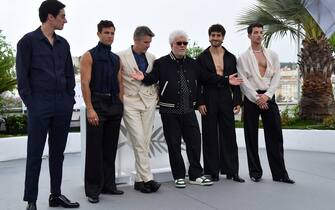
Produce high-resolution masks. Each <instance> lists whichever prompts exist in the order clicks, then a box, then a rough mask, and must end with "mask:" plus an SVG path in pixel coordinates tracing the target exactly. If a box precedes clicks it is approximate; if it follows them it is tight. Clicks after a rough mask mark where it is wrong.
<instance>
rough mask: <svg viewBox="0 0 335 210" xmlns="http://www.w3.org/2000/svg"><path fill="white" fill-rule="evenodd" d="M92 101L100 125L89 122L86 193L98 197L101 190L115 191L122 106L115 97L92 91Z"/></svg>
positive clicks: (87, 127)
mask: <svg viewBox="0 0 335 210" xmlns="http://www.w3.org/2000/svg"><path fill="white" fill-rule="evenodd" d="M92 104H93V107H94V110H95V111H96V113H97V114H98V117H99V125H98V126H93V125H91V124H89V123H88V121H86V160H85V193H86V196H91V197H92V196H98V195H99V194H100V193H101V191H102V190H114V189H116V185H115V158H116V152H117V146H118V140H119V131H120V124H121V118H122V113H123V106H122V103H121V102H120V100H119V99H118V98H117V97H115V98H114V99H113V98H112V97H111V96H104V95H95V94H92Z"/></svg>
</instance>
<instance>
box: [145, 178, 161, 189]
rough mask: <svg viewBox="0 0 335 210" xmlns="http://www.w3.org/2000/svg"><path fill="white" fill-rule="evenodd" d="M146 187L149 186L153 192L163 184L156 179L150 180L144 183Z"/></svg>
mask: <svg viewBox="0 0 335 210" xmlns="http://www.w3.org/2000/svg"><path fill="white" fill-rule="evenodd" d="M144 187H145V188H149V189H150V190H151V192H157V190H158V189H159V188H160V187H161V184H159V183H158V182H156V181H155V180H150V181H148V182H145V183H144Z"/></svg>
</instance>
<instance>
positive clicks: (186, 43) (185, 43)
mask: <svg viewBox="0 0 335 210" xmlns="http://www.w3.org/2000/svg"><path fill="white" fill-rule="evenodd" d="M176 44H177V45H178V46H181V45H184V46H187V45H188V42H176Z"/></svg>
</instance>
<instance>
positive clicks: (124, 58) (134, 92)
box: [117, 47, 157, 108]
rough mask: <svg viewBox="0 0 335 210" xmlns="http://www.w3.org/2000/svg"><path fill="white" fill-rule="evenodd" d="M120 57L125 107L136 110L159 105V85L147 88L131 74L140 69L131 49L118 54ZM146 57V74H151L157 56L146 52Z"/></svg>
mask: <svg viewBox="0 0 335 210" xmlns="http://www.w3.org/2000/svg"><path fill="white" fill-rule="evenodd" d="M117 54H118V55H119V56H120V59H121V62H122V65H123V71H122V76H123V85H124V105H125V106H132V107H134V108H139V107H142V106H143V105H144V106H145V108H146V107H150V106H152V105H153V104H156V103H157V85H156V84H154V85H150V86H146V85H144V84H143V83H142V82H141V81H137V80H135V79H133V78H132V77H131V76H130V74H131V73H132V72H133V71H134V68H136V69H139V68H138V66H137V63H136V60H135V57H134V55H133V52H132V49H131V47H130V48H128V49H127V50H124V51H121V52H119V53H117ZM145 56H146V58H147V61H148V68H147V70H146V73H149V72H151V70H152V66H153V63H154V61H155V56H154V55H153V54H151V53H148V52H146V53H145Z"/></svg>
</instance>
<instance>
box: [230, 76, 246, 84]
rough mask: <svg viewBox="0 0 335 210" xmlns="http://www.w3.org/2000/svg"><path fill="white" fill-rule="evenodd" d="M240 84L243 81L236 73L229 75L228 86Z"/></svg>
mask: <svg viewBox="0 0 335 210" xmlns="http://www.w3.org/2000/svg"><path fill="white" fill-rule="evenodd" d="M242 83H243V80H242V79H241V78H239V77H238V76H237V73H235V74H231V75H229V84H231V85H240V84H242Z"/></svg>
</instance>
